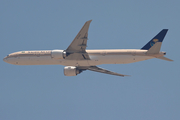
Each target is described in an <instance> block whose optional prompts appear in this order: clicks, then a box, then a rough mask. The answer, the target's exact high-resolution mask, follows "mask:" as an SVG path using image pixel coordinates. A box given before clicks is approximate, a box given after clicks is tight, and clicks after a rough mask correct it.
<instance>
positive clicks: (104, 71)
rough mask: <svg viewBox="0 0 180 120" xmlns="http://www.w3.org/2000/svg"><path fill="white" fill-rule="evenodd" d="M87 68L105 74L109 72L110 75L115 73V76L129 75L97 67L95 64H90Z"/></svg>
mask: <svg viewBox="0 0 180 120" xmlns="http://www.w3.org/2000/svg"><path fill="white" fill-rule="evenodd" d="M87 70H91V71H95V72H100V73H105V74H110V75H117V76H122V77H124V76H129V75H123V74H119V73H115V72H111V71H109V70H105V69H103V68H99V67H97V66H90V67H89V68H87Z"/></svg>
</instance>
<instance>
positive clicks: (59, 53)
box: [3, 20, 172, 77]
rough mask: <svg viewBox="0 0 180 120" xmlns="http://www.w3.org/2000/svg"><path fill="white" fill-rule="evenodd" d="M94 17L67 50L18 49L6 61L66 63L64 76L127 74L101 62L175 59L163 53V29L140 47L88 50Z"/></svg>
mask: <svg viewBox="0 0 180 120" xmlns="http://www.w3.org/2000/svg"><path fill="white" fill-rule="evenodd" d="M91 21H92V20H90V21H87V22H86V23H85V24H84V26H83V27H82V28H81V30H80V31H79V33H78V34H77V36H76V37H75V38H74V40H73V41H72V43H71V44H70V45H69V47H68V48H67V49H66V50H40V51H19V52H14V53H11V54H9V55H7V56H6V57H5V58H4V59H3V60H4V61H5V62H7V63H10V64H14V65H64V66H65V67H64V75H65V76H76V75H77V74H80V73H81V72H82V71H85V70H91V71H95V72H100V73H106V74H110V75H117V76H123V77H124V76H127V75H123V74H119V73H115V72H111V71H109V70H105V69H103V68H100V67H97V65H101V64H126V63H133V62H139V61H143V60H148V59H152V58H159V59H162V60H167V61H172V60H171V59H168V58H166V57H164V55H166V53H165V52H160V48H161V44H162V41H163V39H164V37H165V35H166V33H167V31H168V29H163V30H162V31H160V32H159V33H158V34H157V35H156V36H155V37H154V38H152V39H151V40H150V41H149V42H148V43H147V44H146V45H145V46H144V47H142V48H141V49H103V50H86V47H87V40H88V29H89V25H90V23H91Z"/></svg>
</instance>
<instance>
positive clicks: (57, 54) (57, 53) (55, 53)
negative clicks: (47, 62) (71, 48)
mask: <svg viewBox="0 0 180 120" xmlns="http://www.w3.org/2000/svg"><path fill="white" fill-rule="evenodd" d="M51 57H52V58H53V59H64V58H65V57H66V51H64V50H52V51H51Z"/></svg>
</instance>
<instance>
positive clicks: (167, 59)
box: [158, 56, 173, 61]
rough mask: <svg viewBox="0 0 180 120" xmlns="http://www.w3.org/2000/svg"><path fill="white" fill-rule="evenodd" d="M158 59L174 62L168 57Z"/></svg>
mask: <svg viewBox="0 0 180 120" xmlns="http://www.w3.org/2000/svg"><path fill="white" fill-rule="evenodd" d="M158 59H162V60H166V61H173V60H171V59H169V58H166V57H164V56H163V57H158Z"/></svg>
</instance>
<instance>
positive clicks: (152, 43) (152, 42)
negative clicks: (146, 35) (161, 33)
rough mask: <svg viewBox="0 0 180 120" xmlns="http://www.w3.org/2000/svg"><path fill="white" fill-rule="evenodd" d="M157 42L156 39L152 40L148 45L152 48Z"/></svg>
mask: <svg viewBox="0 0 180 120" xmlns="http://www.w3.org/2000/svg"><path fill="white" fill-rule="evenodd" d="M157 42H159V40H158V39H153V40H152V41H151V42H150V45H151V46H153V45H154V44H155V43H157Z"/></svg>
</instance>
